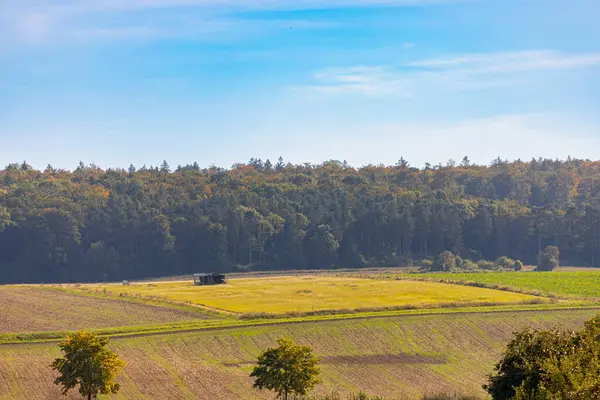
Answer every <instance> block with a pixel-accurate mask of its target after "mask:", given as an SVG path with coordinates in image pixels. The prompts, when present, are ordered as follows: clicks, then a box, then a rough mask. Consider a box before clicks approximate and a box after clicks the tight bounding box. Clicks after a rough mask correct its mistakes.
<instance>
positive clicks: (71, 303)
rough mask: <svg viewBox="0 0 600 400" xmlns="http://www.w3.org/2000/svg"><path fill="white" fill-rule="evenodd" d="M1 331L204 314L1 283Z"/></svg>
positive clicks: (169, 319)
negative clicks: (2, 284)
mask: <svg viewBox="0 0 600 400" xmlns="http://www.w3.org/2000/svg"><path fill="white" fill-rule="evenodd" d="M0 310H2V311H1V312H0V333H11V332H21V333H22V332H45V331H71V330H78V329H84V328H85V329H93V328H104V327H118V326H127V325H145V324H159V323H165V322H174V321H185V320H190V319H197V318H203V317H204V315H203V314H202V313H200V312H193V311H186V310H179V309H172V308H168V307H160V306H154V305H148V304H141V303H134V302H128V301H123V300H118V299H103V298H95V297H89V296H78V295H74V294H68V293H63V292H59V291H54V290H48V289H44V288H41V287H35V286H0Z"/></svg>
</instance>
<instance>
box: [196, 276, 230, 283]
mask: <svg viewBox="0 0 600 400" xmlns="http://www.w3.org/2000/svg"><path fill="white" fill-rule="evenodd" d="M222 283H227V279H225V275H223V274H194V285H196V286H200V285H220V284H222Z"/></svg>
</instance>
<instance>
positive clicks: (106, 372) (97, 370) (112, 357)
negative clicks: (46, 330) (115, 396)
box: [52, 331, 125, 400]
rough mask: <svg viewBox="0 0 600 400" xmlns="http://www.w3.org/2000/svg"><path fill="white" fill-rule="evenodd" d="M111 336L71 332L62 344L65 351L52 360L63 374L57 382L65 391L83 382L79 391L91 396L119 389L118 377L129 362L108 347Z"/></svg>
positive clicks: (54, 367)
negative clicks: (116, 380)
mask: <svg viewBox="0 0 600 400" xmlns="http://www.w3.org/2000/svg"><path fill="white" fill-rule="evenodd" d="M107 344H108V339H107V338H103V337H100V336H98V335H96V334H95V333H88V332H85V331H81V332H77V333H75V334H70V335H67V337H66V339H65V340H64V341H63V342H61V343H60V345H59V347H60V349H61V351H62V352H63V353H64V355H63V357H61V358H57V359H55V360H54V362H53V363H52V369H53V370H56V371H58V373H59V374H60V376H59V377H58V378H56V380H55V381H54V383H55V384H56V385H61V386H62V392H63V394H65V395H66V394H67V393H68V392H69V390H71V389H74V388H75V387H76V386H78V385H79V393H81V395H82V396H84V397H86V398H87V399H88V400H91V399H92V398H95V397H96V396H97V395H98V394H110V393H117V392H118V391H119V389H120V385H119V384H118V383H116V382H115V378H116V377H117V375H118V374H119V373H120V372H121V370H122V369H123V367H124V365H125V363H124V362H123V361H122V360H121V359H119V356H118V355H117V354H116V353H114V352H112V351H111V350H109V349H107V348H106V345H107Z"/></svg>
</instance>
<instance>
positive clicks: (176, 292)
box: [92, 276, 539, 314]
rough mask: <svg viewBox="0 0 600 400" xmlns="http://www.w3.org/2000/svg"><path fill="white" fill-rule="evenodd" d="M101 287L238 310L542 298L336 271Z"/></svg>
mask: <svg viewBox="0 0 600 400" xmlns="http://www.w3.org/2000/svg"><path fill="white" fill-rule="evenodd" d="M92 288H94V286H92ZM98 288H99V287H98V286H96V289H98ZM103 288H106V290H107V291H109V292H110V293H111V294H113V295H118V294H121V293H127V295H129V296H142V297H153V296H156V297H163V298H166V299H169V300H175V301H183V302H190V303H193V304H197V305H204V306H207V307H211V308H216V309H220V310H226V311H231V312H235V313H260V312H263V313H272V314H281V313H290V312H301V313H303V312H311V311H323V310H352V309H367V308H371V309H373V308H385V307H402V306H415V307H435V306H440V305H448V304H458V305H460V304H464V305H466V304H471V305H475V304H484V303H520V302H530V301H534V300H536V299H539V298H537V297H534V296H529V295H524V294H520V293H511V292H505V291H498V290H491V289H482V288H475V287H468V286H457V285H449V284H444V283H434V282H415V281H395V280H374V279H360V278H349V277H333V276H302V277H294V276H292V277H290V276H285V277H270V278H251V279H248V278H246V279H231V280H230V281H229V283H228V284H226V285H216V286H194V285H193V284H192V282H191V281H190V282H189V283H187V282H168V283H153V284H136V285H132V286H120V285H109V286H104V287H103ZM102 290H103V289H102Z"/></svg>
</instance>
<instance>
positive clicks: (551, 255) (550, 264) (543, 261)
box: [537, 246, 560, 271]
mask: <svg viewBox="0 0 600 400" xmlns="http://www.w3.org/2000/svg"><path fill="white" fill-rule="evenodd" d="M559 258H560V251H559V250H558V247H556V246H547V247H546V248H545V249H544V251H542V254H540V259H539V263H538V267H537V270H538V271H552V270H554V268H557V267H558V266H559V265H560V261H559Z"/></svg>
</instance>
